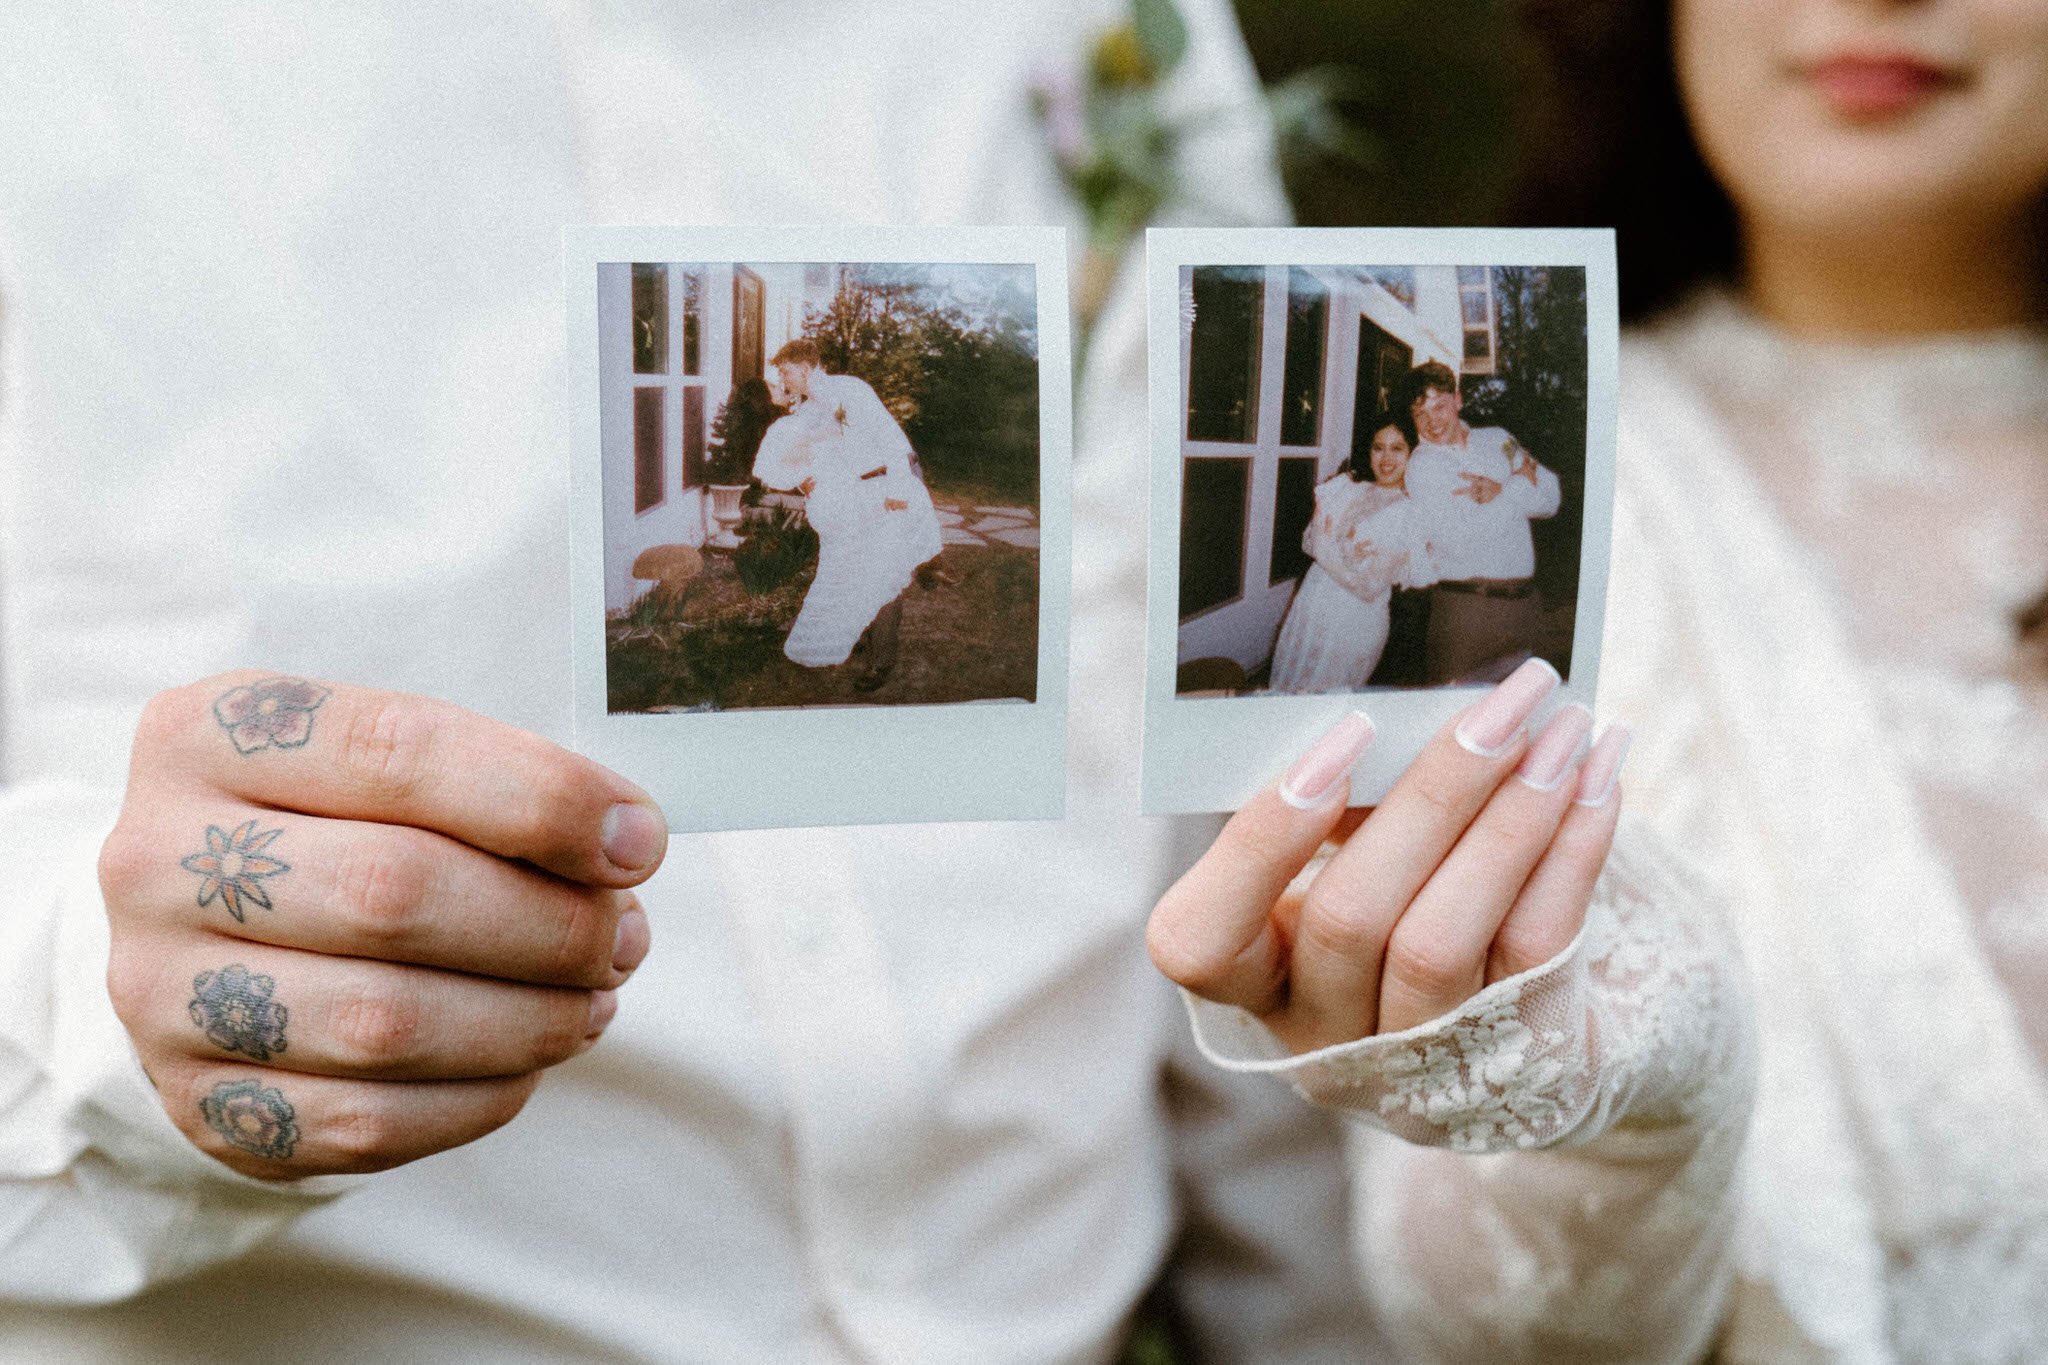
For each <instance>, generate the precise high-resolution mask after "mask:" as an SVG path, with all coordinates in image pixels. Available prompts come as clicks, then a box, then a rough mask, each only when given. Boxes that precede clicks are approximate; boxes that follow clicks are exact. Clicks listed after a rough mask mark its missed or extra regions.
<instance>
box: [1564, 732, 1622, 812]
mask: <svg viewBox="0 0 2048 1365" xmlns="http://www.w3.org/2000/svg"><path fill="white" fill-rule="evenodd" d="M1634 739H1635V736H1634V735H1631V734H1630V733H1629V732H1628V727H1627V726H1626V725H1610V726H1608V727H1607V730H1606V732H1605V733H1603V734H1602V735H1601V736H1600V740H1599V742H1598V743H1597V744H1595V745H1594V746H1593V752H1592V753H1590V754H1587V755H1586V766H1585V768H1584V769H1582V770H1581V771H1580V773H1579V794H1578V795H1577V796H1575V797H1573V798H1572V799H1573V801H1574V802H1576V803H1577V804H1578V805H1581V806H1604V805H1606V804H1607V798H1608V797H1610V796H1612V795H1614V780H1615V779H1616V778H1618V777H1620V776H1621V765H1622V762H1623V760H1625V759H1626V758H1627V757H1628V746H1629V745H1630V744H1631V743H1632V742H1633V741H1634Z"/></svg>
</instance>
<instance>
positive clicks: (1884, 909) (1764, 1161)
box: [1530, 0, 2048, 1361]
mask: <svg viewBox="0 0 2048 1365" xmlns="http://www.w3.org/2000/svg"><path fill="white" fill-rule="evenodd" d="M1606 8H1607V14H1606V18H1607V20H1608V22H1609V25H1610V27H1611V28H1612V31H1610V32H1606V33H1599V34H1595V33H1593V32H1591V31H1589V29H1588V26H1587V24H1586V23H1585V21H1584V16H1583V15H1580V16H1577V17H1569V18H1568V17H1565V16H1564V14H1563V11H1562V10H1560V11H1559V12H1558V13H1559V17H1560V19H1561V25H1560V29H1559V31H1558V32H1557V33H1556V34H1555V40H1556V43H1557V46H1558V48H1559V49H1560V51H1561V54H1562V63H1561V64H1569V68H1570V69H1576V70H1579V71H1581V72H1583V73H1585V74H1584V79H1585V80H1586V81H1587V83H1588V86H1589V88H1588V89H1587V90H1585V91H1582V92H1573V91H1570V90H1568V91H1567V94H1566V100H1567V101H1568V102H1574V101H1575V102H1576V106H1577V116H1575V117H1574V119H1573V120H1572V122H1571V133H1570V140H1571V141H1573V142H1575V143H1576V144H1577V145H1579V146H1580V147H1582V148H1595V147H1602V146H1605V147H1609V148H1618V147H1626V148H1629V149H1632V150H1631V151H1622V152H1619V153H1616V154H1615V155H1616V158H1617V159H1616V160H1615V161H1613V162H1610V163H1608V164H1606V165H1604V166H1600V167H1598V168H1597V173H1595V174H1593V175H1590V176H1588V175H1586V174H1584V173H1583V170H1584V168H1580V167H1569V166H1568V167H1565V168H1563V169H1560V168H1559V167H1558V166H1557V165H1555V164H1550V166H1549V169H1550V171H1551V173H1552V183H1554V184H1573V183H1576V184H1581V185H1583V184H1588V183H1592V184H1597V185H1600V186H1602V187H1604V197H1596V198H1595V199H1593V200H1592V201H1591V202H1585V201H1581V202H1578V203H1571V202H1565V203H1559V202H1557V201H1556V200H1551V201H1550V202H1548V203H1538V204H1533V205H1531V206H1530V217H1531V219H1532V220H1533V221H1541V222H1572V221H1579V222H1590V223H1611V224H1614V225H1616V226H1617V227H1618V229H1619V234H1620V236H1619V248H1620V259H1621V262H1622V271H1623V279H1622V293H1623V302H1624V306H1625V307H1627V308H1628V309H1629V310H1630V311H1631V312H1633V313H1634V314H1635V315H1636V319H1637V322H1638V325H1637V326H1636V327H1635V329H1634V330H1633V333H1632V334H1631V335H1630V336H1628V337H1627V338H1626V339H1625V341H1624V349H1623V360H1622V375H1623V388H1622V401H1621V423H1620V461H1621V462H1620V469H1619V473H1618V478H1617V487H1616V499H1615V503H1616V528H1615V537H1614V549H1613V573H1612V577H1611V584H1612V586H1611V589H1610V596H1609V606H1608V624H1607V635H1606V647H1605V652H1604V660H1605V664H1606V666H1605V668H1604V669H1603V672H1602V677H1601V701H1602V703H1603V705H1604V707H1605V708H1606V709H1607V710H1608V712H1609V713H1610V714H1611V715H1613V716H1614V717H1615V718H1616V719H1617V720H1623V721H1626V722H1627V723H1629V724H1630V725H1631V726H1632V727H1633V728H1634V729H1635V731H1636V733H1637V735H1638V740H1639V742H1638V744H1637V746H1636V749H1635V753H1634V756H1633V757H1632V759H1631V770H1632V778H1633V782H1632V788H1631V791H1632V794H1633V795H1634V797H1635V798H1636V809H1637V810H1638V811H1641V812H1643V813H1645V814H1646V815H1648V816H1649V817H1651V819H1652V820H1653V821H1654V822H1655V823H1656V824H1657V825H1658V826H1660V827H1661V828H1662V830H1663V831H1664V832H1665V833H1666V834H1667V835H1668V836H1669V838H1670V839H1671V841H1673V842H1674V843H1676V844H1678V845H1680V846H1681V847H1686V848H1688V849H1689V850H1690V851H1691V852H1692V854H1693V855H1694V859H1695V861H1696V862H1697V863H1698V865H1699V866H1701V867H1702V868H1705V869H1708V870H1709V875H1710V876H1711V877H1712V878H1713V879H1714V880H1715V881H1716V882H1718V883H1720V884H1721V886H1722V888H1723V890H1724V892H1725V898H1726V903H1727V904H1728V905H1729V906H1730V908H1731V910H1732V912H1733V913H1734V916H1735V919H1736V926H1737V929H1738V932H1739V933H1740V934H1741V935H1742V937H1743V940H1744V947H1745V949H1746V955H1747V957H1748V960H1749V967H1750V971H1751V973H1752V975H1753V977H1754V979H1755V982H1756V990H1755V1001H1756V1008H1757V1014H1758V1022H1759V1024H1760V1038H1761V1060H1762V1069H1761V1074H1760V1084H1759V1093H1758V1100H1757V1106H1758V1109H1757V1119H1756V1122H1755V1124H1754V1126H1753V1128H1752V1130H1751V1138H1750V1154H1749V1160H1748V1162H1747V1166H1748V1180H1747V1189H1746V1191H1745V1205H1746V1209H1745V1221H1746V1224H1747V1227H1746V1229H1745V1232H1744V1236H1743V1245H1744V1248H1745V1250H1744V1253H1743V1256H1742V1258H1741V1265H1740V1268H1739V1276H1740V1278H1739V1281H1738V1292H1737V1293H1736V1296H1735V1299H1734V1309H1733V1313H1732V1317H1731V1321H1730V1323H1729V1326H1728V1329H1727V1331H1726V1332H1725V1334H1724V1336H1723V1338H1722V1347H1721V1349H1722V1351H1723V1352H1724V1353H1725V1354H1726V1355H1727V1356H1728V1357H1730V1358H1734V1359H1769V1360H1809V1359H1816V1360H1817V1359H1828V1360H1858V1361H1861V1360H1904V1361H1928V1360H1956V1361H2039V1360H2048V1143H2044V1141H2043V1136H2042V1135H2043V1134H2044V1133H2048V630H2044V628H2043V621H2042V616H2043V612H2042V609H2041V602H2042V597H2041V594H2042V593H2043V590H2044V589H2048V330H2044V322H2048V307H2044V304H2048V119H2044V118H2043V117H2042V115H2041V111H2042V110H2043V109H2044V108H2048V6H2043V5H2040V4H1999V3H1992V0H1921V3H1916V4H1912V5H1903V4H1902V5H1869V4H1859V3H1848V2H1847V0H1770V3H1759V0H1679V3H1677V4H1675V5H1666V4H1664V3H1661V2H1658V3H1651V2H1650V0H1643V2H1642V3H1638V4H1633V5H1621V6H1608V7H1606ZM1617 17H1619V18H1620V20H1622V21H1623V22H1622V23H1619V24H1617V23H1615V20H1616V19H1617ZM1631 19H1632V20H1633V23H1632V24H1630V23H1628V22H1627V21H1629V20H1631ZM1594 50H1597V51H1603V52H1609V53H1639V54H1646V55H1644V56H1643V57H1640V58H1638V59H1637V60H1639V61H1642V62H1644V63H1646V64H1648V65H1650V66H1654V67H1655V68H1656V69H1654V70H1643V69H1638V70H1633V71H1631V70H1617V69H1615V68H1613V67H1612V66H1600V67H1599V68H1598V72H1597V74H1594V66H1595V64H1588V63H1586V62H1585V61H1584V58H1583V54H1584V53H1585V52H1586V51H1594ZM1673 52H1675V53H1676V54H1677V59H1676V62H1675V70H1674V69H1673V67H1672V65H1671V64H1670V61H1669V59H1668V58H1665V57H1662V56H1652V55H1648V54H1669V53H1673ZM1595 85H1597V86H1598V87H1599V88H1597V89H1594V88H1590V87H1592V86H1595ZM1617 90H1633V91H1635V92H1636V95H1635V99H1634V100H1633V101H1631V100H1628V99H1624V100H1621V101H1619V102H1618V103H1617V101H1616V100H1615V98H1614V94H1615V92H1616V91H1617ZM1593 111H1599V112H1600V113H1601V114H1604V115H1605V116H1606V117H1607V118H1609V119H1611V120H1612V122H1613V127H1612V128H1608V127H1603V126H1601V125H1600V123H1599V121H1598V120H1597V119H1594V118H1592V117H1591V115H1592V113H1593ZM1688 125H1689V126H1688ZM1624 129H1625V130H1626V132H1627V136H1626V137H1625V138H1615V137H1613V136H1612V134H1613V133H1615V132H1616V131H1617V130H1624ZM1631 156H1638V157H1640V158H1641V159H1640V161H1637V162H1631V160H1630V159H1629V158H1630V157H1631ZM1701 285H1705V286H1706V288H1705V289H1704V291H1702V290H1700V289H1699V286H1701ZM2030 604H2032V607H2033V609H2032V611H2031V612H2030V611H2029V606H2030ZM2030 623H2031V624H2030Z"/></svg>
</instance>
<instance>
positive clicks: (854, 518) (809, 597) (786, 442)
mask: <svg viewBox="0 0 2048 1365" xmlns="http://www.w3.org/2000/svg"><path fill="white" fill-rule="evenodd" d="M872 458H873V457H872V455H870V454H869V453H867V452H866V451H865V450H864V449H862V448H856V443H855V442H853V441H850V440H849V438H848V436H847V434H846V431H845V427H844V424H842V423H838V422H834V421H831V420H824V421H819V420H813V419H811V418H810V417H808V416H807V414H805V413H803V412H801V411H800V412H798V413H794V414H792V415H790V416H788V417H784V418H781V419H779V420H777V421H776V422H775V424H774V425H773V426H771V427H769V428H768V431H767V433H766V434H765V435H763V436H762V438H761V449H760V451H759V453H758V454H757V455H756V456H755V459H754V477H755V478H757V479H759V480H761V482H762V483H764V484H766V485H767V486H768V487H770V488H776V489H784V490H794V491H800V492H803V493H804V494H805V500H804V517H805V520H807V521H809V522H810V524H811V529H812V530H814V531H816V532H817V533H818V571H817V576H816V577H815V578H813V579H812V580H811V586H810V589H809V591H807V592H806V593H805V594H804V603H803V607H802V609H801V610H800V611H799V612H798V613H797V618H796V621H795V622H794V623H793V624H792V625H791V626H790V629H789V636H788V638H787V639H786V640H784V641H783V646H782V652H783V653H784V655H786V656H787V657H788V658H789V660H790V661H791V662H792V663H797V664H801V665H803V666H804V667H806V668H827V667H830V666H832V665H834V664H842V663H845V662H846V660H847V658H848V656H849V655H851V653H852V652H853V647H854V645H855V644H856V643H857V642H858V641H859V640H860V637H861V632H862V631H864V630H866V629H867V627H868V623H869V622H870V621H873V620H874V619H875V614H876V613H877V612H879V611H880V610H881V609H882V608H883V607H885V606H887V605H888V604H889V603H890V602H892V601H894V600H895V599H896V597H897V595H898V594H900V593H901V592H902V591H903V589H904V588H905V587H907V586H909V583H910V581H911V576H912V574H913V572H914V570H915V569H916V567H917V563H918V562H919V561H917V560H915V559H913V558H912V555H911V553H909V552H907V551H906V549H905V546H904V537H903V536H901V535H898V534H895V532H894V530H893V528H892V527H891V526H890V525H889V524H888V523H889V519H890V518H891V517H894V518H897V519H899V520H902V519H905V516H906V514H905V512H904V511H903V510H901V508H900V506H899V505H898V504H896V503H892V502H891V500H890V498H889V496H888V495H889V494H890V493H891V492H893V491H895V490H896V487H897V484H898V483H899V482H901V479H900V476H899V475H897V472H896V470H895V469H894V466H893V465H885V466H884V468H885V469H887V471H888V473H887V474H885V475H883V476H881V477H876V476H874V475H873V474H872V473H871V472H870V469H871V468H872V465H871V460H872ZM858 466H869V467H870V469H862V468H858ZM864 474H865V475H867V477H863V475H864Z"/></svg>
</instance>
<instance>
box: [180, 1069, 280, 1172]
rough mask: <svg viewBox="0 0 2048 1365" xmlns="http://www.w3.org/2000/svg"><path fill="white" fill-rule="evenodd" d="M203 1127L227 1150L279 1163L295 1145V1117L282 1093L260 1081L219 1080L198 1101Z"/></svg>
mask: <svg viewBox="0 0 2048 1365" xmlns="http://www.w3.org/2000/svg"><path fill="white" fill-rule="evenodd" d="M199 1113H200V1116H201V1117H202V1118H204V1119H205V1120H206V1126H207V1127H209V1128H211V1129H213V1131H214V1132H216V1133H219V1134H220V1135H221V1139H222V1140H223V1141H225V1142H226V1143H227V1144H228V1145H229V1146H230V1147H239V1148H241V1149H242V1150H243V1151H245V1152H248V1153H251V1154H252V1155H255V1156H262V1157H269V1158H271V1159H272V1160H274V1161H282V1160H284V1158H286V1157H288V1156H290V1155H291V1154H292V1149H293V1148H294V1147H296V1146H298V1143H299V1116H298V1114H297V1113H296V1112H294V1111H293V1109H292V1106H291V1101H290V1100H287V1099H286V1098H285V1097H284V1092H283V1091H282V1090H279V1089H277V1088H276V1087H274V1086H268V1085H265V1084H264V1083H263V1082H261V1081H222V1082H221V1083H220V1084H219V1085H217V1086H215V1087H214V1088H213V1093H212V1094H211V1095H208V1096H207V1097H206V1098H205V1099H202V1100H201V1101H199Z"/></svg>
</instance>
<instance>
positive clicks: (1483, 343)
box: [1465, 327, 1493, 360]
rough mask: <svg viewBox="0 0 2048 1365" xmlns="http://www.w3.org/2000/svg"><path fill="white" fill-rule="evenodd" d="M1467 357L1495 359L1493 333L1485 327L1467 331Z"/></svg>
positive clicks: (1471, 358)
mask: <svg viewBox="0 0 2048 1365" xmlns="http://www.w3.org/2000/svg"><path fill="white" fill-rule="evenodd" d="M1465 359H1467V360H1491V359H1493V333H1491V332H1489V331H1487V330H1486V329H1485V328H1484V327H1480V328H1476V329H1474V330H1472V331H1469V332H1467V333H1465Z"/></svg>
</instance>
